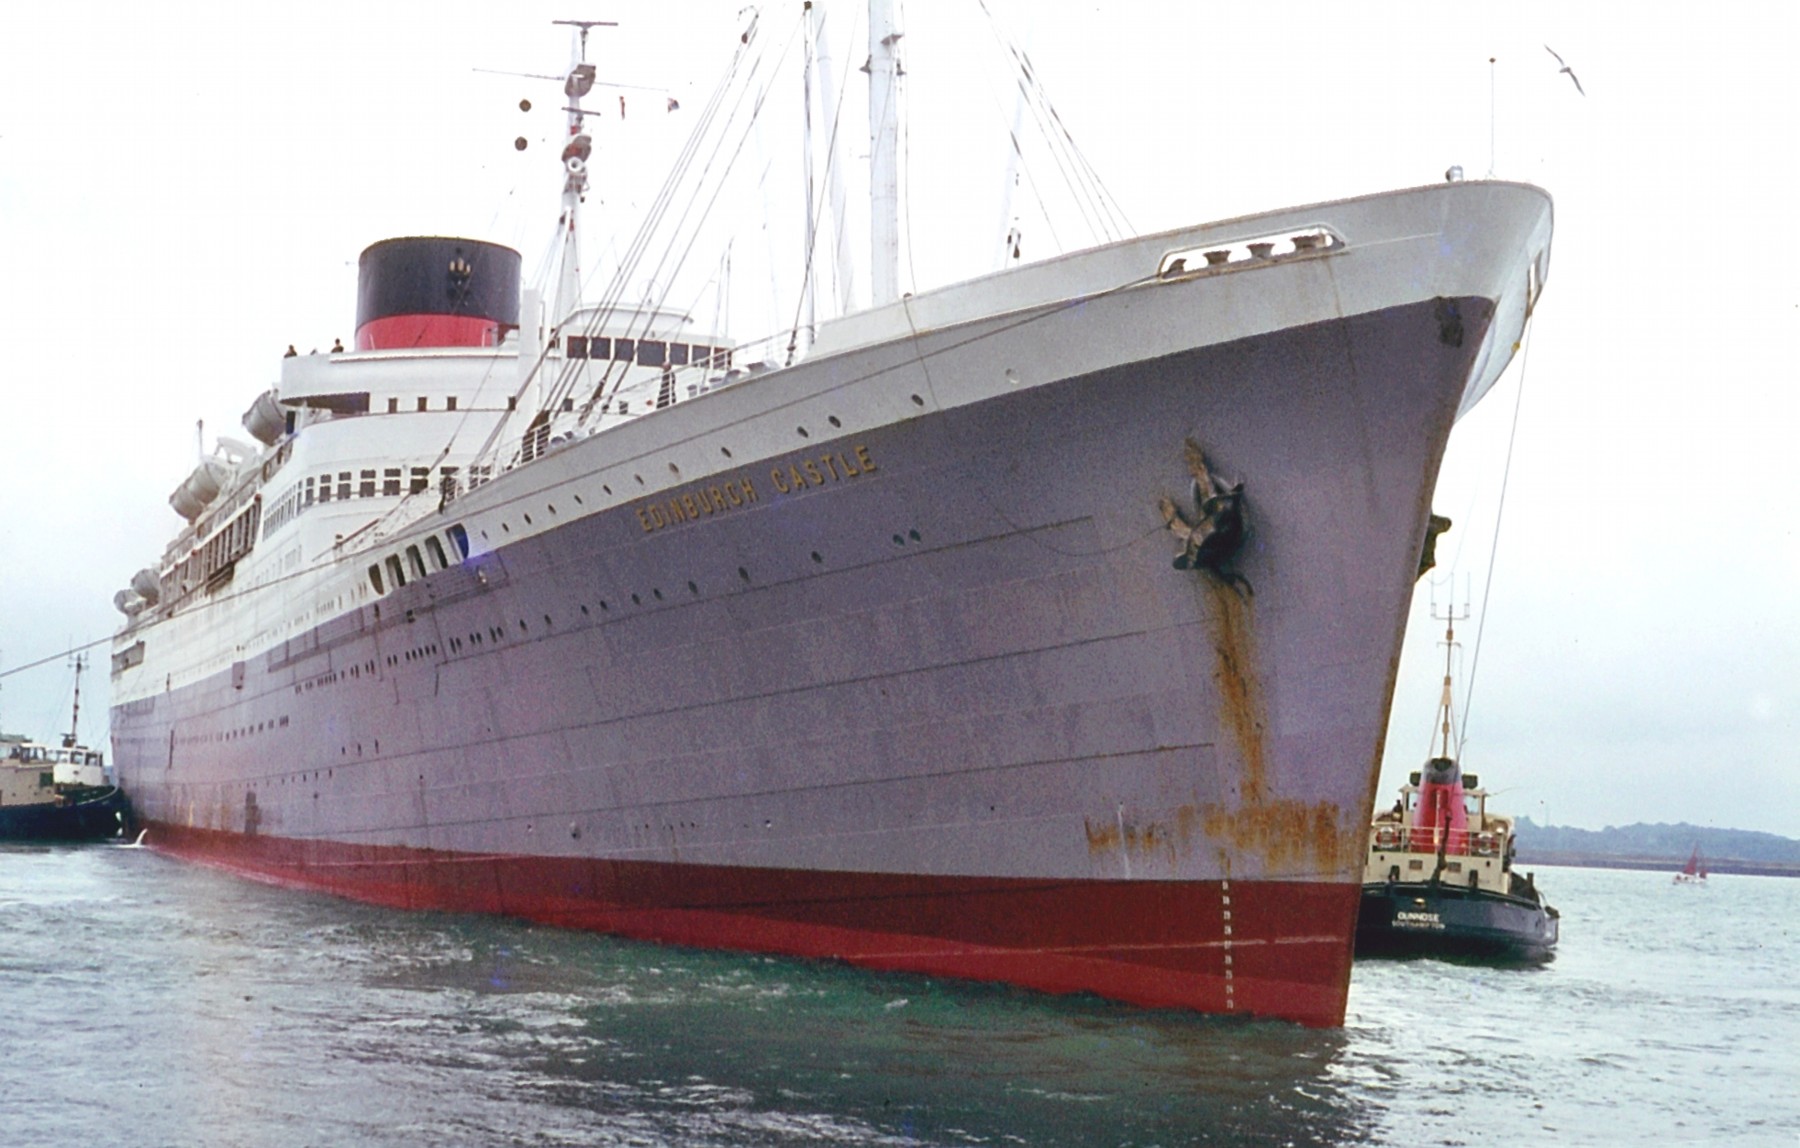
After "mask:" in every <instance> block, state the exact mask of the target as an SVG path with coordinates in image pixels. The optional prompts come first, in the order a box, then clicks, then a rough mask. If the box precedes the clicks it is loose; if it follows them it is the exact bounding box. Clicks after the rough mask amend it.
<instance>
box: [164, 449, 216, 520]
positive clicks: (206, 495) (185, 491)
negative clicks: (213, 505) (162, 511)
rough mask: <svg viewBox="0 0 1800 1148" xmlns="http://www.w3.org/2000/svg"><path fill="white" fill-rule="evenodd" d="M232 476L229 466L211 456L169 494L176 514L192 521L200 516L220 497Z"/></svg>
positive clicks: (170, 503)
mask: <svg viewBox="0 0 1800 1148" xmlns="http://www.w3.org/2000/svg"><path fill="white" fill-rule="evenodd" d="M230 477H231V468H230V467H229V466H227V465H226V464H224V463H222V462H220V461H218V460H217V459H210V458H209V459H207V460H205V461H204V462H202V463H201V464H200V465H199V466H197V467H195V468H194V473H192V474H190V475H188V476H187V479H186V481H184V482H183V483H182V484H181V485H180V486H178V487H176V488H175V492H174V493H173V494H171V495H169V505H170V506H172V507H174V508H175V513H176V514H179V515H181V516H182V517H183V518H185V519H187V520H188V521H189V522H192V521H193V520H194V519H196V518H198V517H200V512H201V511H203V510H205V509H206V507H207V504H208V503H210V502H212V500H213V499H215V498H217V497H219V491H220V489H222V488H223V486H224V484H225V481H226V480H227V479H229V478H230Z"/></svg>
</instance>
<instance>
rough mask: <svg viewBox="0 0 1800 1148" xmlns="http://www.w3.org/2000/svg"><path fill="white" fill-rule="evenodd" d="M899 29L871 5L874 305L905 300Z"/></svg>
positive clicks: (877, 3)
mask: <svg viewBox="0 0 1800 1148" xmlns="http://www.w3.org/2000/svg"><path fill="white" fill-rule="evenodd" d="M899 48H900V24H899V20H898V18H897V17H896V16H895V14H894V7H893V5H892V4H891V3H889V0H870V3H869V65H868V69H867V70H868V73H869V139H870V150H869V238H870V264H869V266H870V276H871V277H870V281H869V283H870V287H869V294H870V299H869V302H870V303H871V304H872V305H874V306H876V307H879V306H881V305H882V304H883V303H892V302H893V301H894V300H896V299H898V298H900V170H899V155H900V126H899V125H900V118H899V117H900V106H899V105H900V77H901V75H902V74H903V72H902V71H901V68H900V52H899Z"/></svg>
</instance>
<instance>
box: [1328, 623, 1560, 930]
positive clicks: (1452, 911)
mask: <svg viewBox="0 0 1800 1148" xmlns="http://www.w3.org/2000/svg"><path fill="white" fill-rule="evenodd" d="M1464 616H1465V617H1466V616H1467V615H1466V614H1465V615H1464ZM1444 621H1445V622H1446V627H1445V635H1444V644H1445V647H1446V650H1445V656H1444V694H1443V700H1442V702H1441V703H1440V704H1439V716H1440V720H1441V724H1442V737H1443V744H1442V748H1441V750H1440V752H1439V754H1438V755H1437V756H1435V757H1433V758H1431V760H1429V761H1427V762H1426V763H1425V768H1424V769H1423V770H1420V771H1417V772H1415V773H1413V774H1412V775H1411V777H1410V778H1409V779H1408V782H1407V784H1406V785H1404V786H1402V787H1401V789H1400V800H1399V801H1397V802H1395V803H1394V806H1393V808H1392V809H1389V810H1387V811H1385V812H1383V813H1381V814H1379V815H1377V816H1376V818H1375V820H1374V824H1373V825H1372V826H1371V828H1370V838H1369V855H1368V861H1367V862H1366V864H1365V866H1364V870H1363V892H1362V908H1361V911H1360V913H1359V915H1358V918H1357V925H1356V955H1357V956H1358V957H1372V956H1458V957H1475V958H1479V959H1484V960H1501V961H1519V962H1537V961H1547V960H1549V959H1550V958H1551V957H1553V956H1555V950H1556V941H1557V935H1558V932H1559V926H1560V920H1561V918H1560V914H1558V913H1557V911H1556V910H1555V909H1554V908H1552V907H1551V906H1550V905H1549V904H1548V903H1547V902H1546V901H1545V900H1544V898H1543V895H1542V894H1540V893H1539V892H1538V889H1537V884H1536V882H1535V881H1534V880H1533V878H1532V875H1531V874H1529V873H1527V874H1525V875H1524V876H1520V875H1519V874H1518V873H1516V872H1514V871H1513V821H1512V818H1510V817H1503V816H1499V815H1497V814H1491V813H1489V812H1488V808H1487V798H1488V794H1487V791H1486V790H1484V789H1482V788H1481V785H1480V782H1479V781H1478V779H1477V778H1476V776H1475V775H1474V774H1472V773H1469V774H1465V773H1463V772H1462V768H1461V766H1460V765H1458V764H1457V761H1456V758H1455V757H1453V756H1452V755H1451V739H1450V726H1451V713H1452V710H1451V671H1450V658H1451V652H1452V651H1453V650H1454V647H1455V643H1456V618H1455V615H1454V612H1447V615H1446V617H1445V618H1444Z"/></svg>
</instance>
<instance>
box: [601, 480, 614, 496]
mask: <svg viewBox="0 0 1800 1148" xmlns="http://www.w3.org/2000/svg"><path fill="white" fill-rule="evenodd" d="M600 489H601V490H604V491H605V492H606V493H608V494H611V493H612V487H610V486H608V485H606V484H605V483H604V482H603V483H601V484H600Z"/></svg>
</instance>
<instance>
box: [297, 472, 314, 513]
mask: <svg viewBox="0 0 1800 1148" xmlns="http://www.w3.org/2000/svg"><path fill="white" fill-rule="evenodd" d="M312 504H313V480H312V479H310V478H309V479H307V480H306V498H305V500H304V501H303V502H301V503H300V505H302V506H311V505H312Z"/></svg>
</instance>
